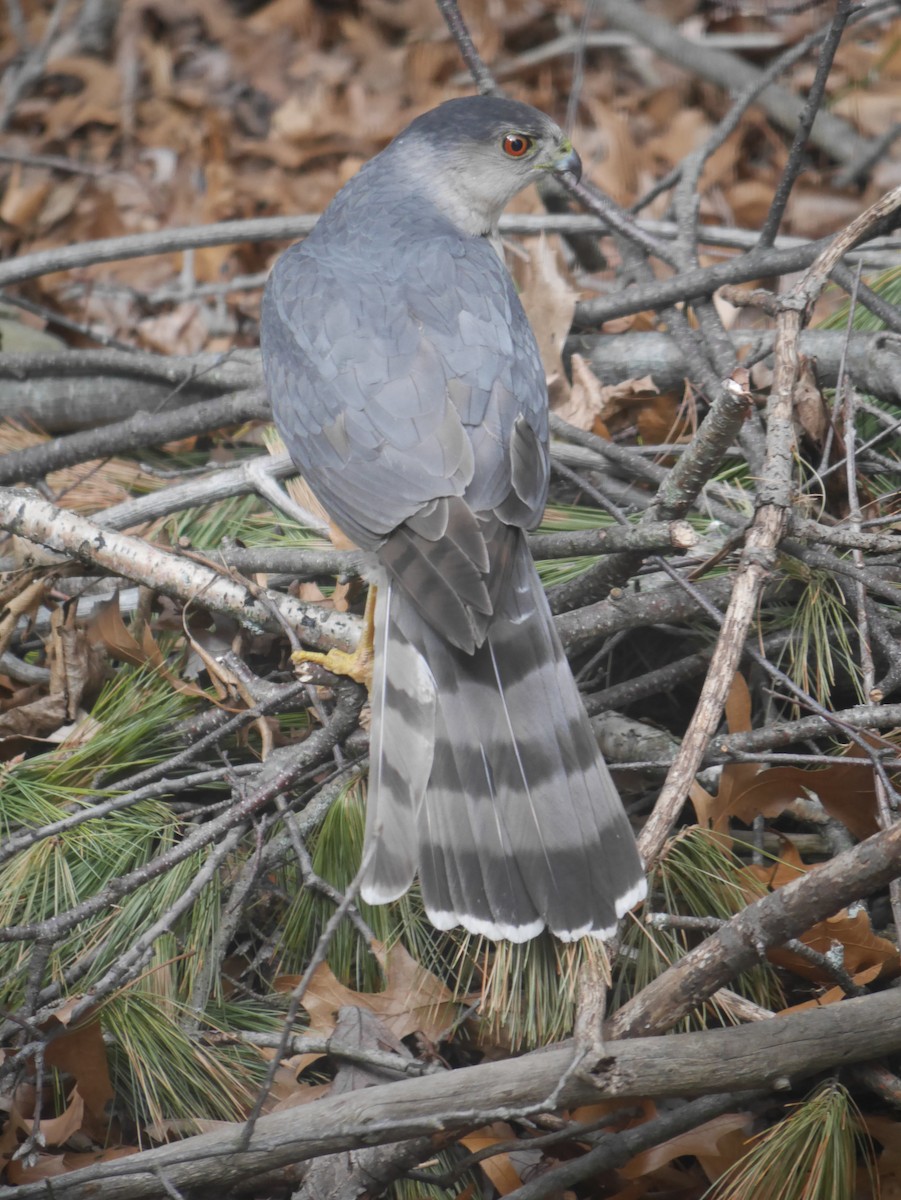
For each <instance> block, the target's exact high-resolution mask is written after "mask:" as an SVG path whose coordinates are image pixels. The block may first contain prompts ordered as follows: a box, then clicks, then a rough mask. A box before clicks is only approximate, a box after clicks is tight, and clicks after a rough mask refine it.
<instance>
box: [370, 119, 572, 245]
mask: <svg viewBox="0 0 901 1200" xmlns="http://www.w3.org/2000/svg"><path fill="white" fill-rule="evenodd" d="M389 149H390V150H391V152H392V154H394V155H397V156H399V162H400V163H401V164H403V169H404V170H405V171H406V172H407V174H408V177H409V178H410V180H411V183H413V184H414V186H416V188H417V190H421V191H425V192H426V193H427V194H428V196H429V199H430V200H431V201H432V202H433V203H434V204H435V205H436V206H437V207H438V208H440V209H441V210H442V211H443V212H445V213H446V215H447V216H449V217H450V218H451V220H452V221H453V222H454V224H455V225H457V226H458V227H459V228H461V229H462V230H464V231H465V232H466V233H471V234H492V233H493V232H494V231H495V229H496V228H497V222H498V218H499V217H500V215H501V212H502V211H503V209H504V207H505V205H506V204H507V202H508V201H509V200H511V199H512V197H513V196H515V195H516V193H517V192H520V191H522V189H523V188H524V187H527V186H528V184H530V183H534V182H536V181H537V180H538V179H540V178H541V177H542V176H543V175H547V174H548V173H551V172H568V173H570V174H572V175H574V176H575V177H576V178H577V179H578V178H579V176H580V174H581V171H582V163H581V160H580V159H579V156H578V154H577V153H576V151H575V150H574V149H573V146H572V142H571V141H570V140H569V138H568V137H566V135H565V134H564V133H563V131H562V130H561V129H560V128H559V126H557V125H555V124H554V122H553V121H552V120H551V119H550V117H547V116H545V114H544V113H543V112H539V110H538V109H537V108H532V106H531V105H529V104H521V103H520V102H519V101H516V100H502V99H497V98H495V97H492V96H466V97H464V98H462V99H459V100H448V101H446V102H445V103H444V104H440V105H439V106H438V107H437V108H433V109H432V110H431V111H430V112H427V113H423V115H422V116H421V117H417V118H416V120H415V121H413V122H412V123H411V124H410V125H408V126H407V128H406V129H405V130H404V131H403V133H401V134H399V135H398V137H396V138H395V140H394V142H393V143H392V145H391V147H390V148H389Z"/></svg>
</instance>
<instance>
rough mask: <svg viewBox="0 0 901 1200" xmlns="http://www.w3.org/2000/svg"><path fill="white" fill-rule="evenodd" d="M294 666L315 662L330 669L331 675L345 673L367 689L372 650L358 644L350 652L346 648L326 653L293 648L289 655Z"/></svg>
mask: <svg viewBox="0 0 901 1200" xmlns="http://www.w3.org/2000/svg"><path fill="white" fill-rule="evenodd" d="M291 662H293V663H294V665H295V666H302V665H303V663H317V664H318V665H319V666H320V667H325V669H326V671H331V673H332V674H333V675H347V676H348V677H349V678H350V679H354V680H356V682H357V683H364V684H365V685H366V687H367V689H369V690H371V689H372V650H371V647H370V649H368V650H367V649H365V648H364V647H362V646H358V647H357V649H356V650H354V652H353V653H352V654H348V652H347V651H346V650H329V652H328V654H319V653H318V652H317V651H315V650H295V651H294V653H293V654H292V655H291Z"/></svg>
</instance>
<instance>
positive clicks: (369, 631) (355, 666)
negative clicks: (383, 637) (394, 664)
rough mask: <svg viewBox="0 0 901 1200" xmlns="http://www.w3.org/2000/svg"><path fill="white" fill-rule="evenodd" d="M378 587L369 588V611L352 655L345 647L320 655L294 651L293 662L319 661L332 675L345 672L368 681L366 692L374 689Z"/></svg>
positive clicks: (354, 678) (351, 676)
mask: <svg viewBox="0 0 901 1200" xmlns="http://www.w3.org/2000/svg"><path fill="white" fill-rule="evenodd" d="M374 643H375V588H374V587H371V588H370V589H369V594H368V596H367V597H366V610H365V612H364V613H363V632H362V634H361V635H360V641H359V644H358V646H357V648H356V650H354V651H353V653H352V654H348V653H347V651H346V650H329V652H328V653H327V654H320V653H319V652H318V651H316V650H295V651H294V653H293V654H292V655H291V661H292V662H293V663H294V664H295V665H296V666H300V665H301V664H303V663H317V664H318V665H319V666H320V667H324V668H325V669H326V671H331V672H332V674H333V675H346V676H347V677H348V678H350V679H353V680H355V681H356V682H357V683H362V684H365V686H366V689H367V691H370V692H371V691H372V666H373V660H374V657H375V650H374Z"/></svg>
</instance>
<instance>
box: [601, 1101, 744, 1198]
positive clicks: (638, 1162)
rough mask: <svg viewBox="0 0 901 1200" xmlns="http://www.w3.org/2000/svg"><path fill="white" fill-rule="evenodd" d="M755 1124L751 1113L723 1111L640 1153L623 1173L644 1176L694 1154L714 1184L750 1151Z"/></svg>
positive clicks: (622, 1169) (635, 1177) (627, 1175)
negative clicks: (719, 1114) (695, 1126)
mask: <svg viewBox="0 0 901 1200" xmlns="http://www.w3.org/2000/svg"><path fill="white" fill-rule="evenodd" d="M753 1125H754V1121H753V1117H752V1116H751V1114H750V1113H747V1112H738V1113H724V1114H723V1115H722V1116H720V1117H714V1118H713V1120H711V1121H707V1122H705V1124H703V1125H699V1126H698V1127H697V1128H696V1129H689V1130H687V1131H686V1132H685V1133H681V1134H678V1135H677V1136H676V1137H673V1138H670V1139H669V1140H668V1141H665V1142H661V1143H660V1144H659V1145H658V1146H653V1147H652V1148H651V1149H650V1150H645V1151H643V1152H642V1153H641V1154H637V1155H636V1156H635V1158H633V1159H630V1161H629V1162H628V1163H627V1164H626V1165H625V1166H624V1167H621V1168H620V1174H621V1175H623V1176H624V1177H625V1178H626V1179H641V1178H642V1177H643V1176H644V1175H649V1174H650V1173H651V1172H652V1171H657V1170H659V1169H660V1167H662V1166H666V1165H667V1164H669V1163H671V1162H672V1161H673V1160H674V1159H677V1158H683V1157H691V1158H696V1159H697V1160H698V1162H699V1163H700V1164H701V1167H702V1168H703V1170H704V1174H705V1175H706V1176H707V1178H708V1180H709V1181H710V1182H711V1183H712V1182H713V1181H714V1180H716V1179H719V1177H720V1175H722V1174H723V1172H724V1171H727V1170H728V1169H729V1167H731V1166H732V1165H733V1164H734V1163H736V1162H737V1161H738V1160H739V1159H740V1158H741V1157H742V1155H743V1154H745V1153H746V1152H747V1149H748V1145H747V1141H748V1138H749V1137H750V1135H751V1133H752V1131H753Z"/></svg>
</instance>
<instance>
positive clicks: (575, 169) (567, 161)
mask: <svg viewBox="0 0 901 1200" xmlns="http://www.w3.org/2000/svg"><path fill="white" fill-rule="evenodd" d="M554 170H555V171H556V172H557V173H558V174H560V173H563V172H564V171H565V172H566V174H567V175H572V176H573V177H574V179H575V181H576V183H578V182H579V180H580V179H581V178H582V160H581V158H579V155H578V153H577V152H576V151H575V150H574V149H573V147H572V146H571V145H570V146H569V149H568V150H566V151H565V153H564V154H563V156H562V157H561V158H560V159H559V160H558V162H557V165H556V166H555V167H554Z"/></svg>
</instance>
